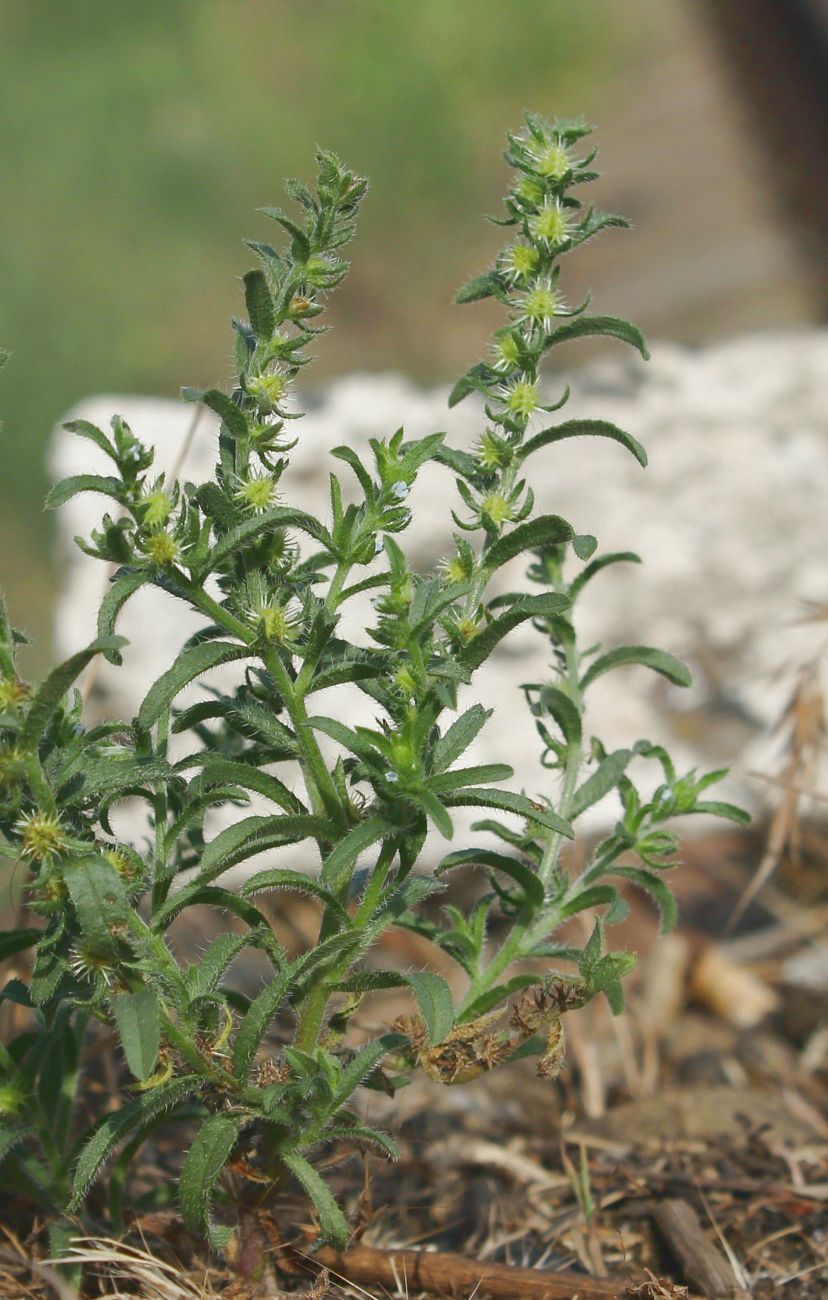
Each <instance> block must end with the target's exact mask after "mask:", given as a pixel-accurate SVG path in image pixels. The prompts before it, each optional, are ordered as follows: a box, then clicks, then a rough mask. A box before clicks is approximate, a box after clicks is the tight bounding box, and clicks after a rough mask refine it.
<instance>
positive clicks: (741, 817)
mask: <svg viewBox="0 0 828 1300" xmlns="http://www.w3.org/2000/svg"><path fill="white" fill-rule="evenodd" d="M686 812H687V813H688V814H690V813H708V814H709V815H710V816H711V817H724V818H725V819H726V820H727V821H729V822H736V824H737V825H738V826H749V825H750V823H751V820H752V818H751V815H750V813H749V812H746V811H745V809H744V808H740V807H739V806H738V805H737V804H735V803H721V802H720V801H719V800H718V799H702V800H700V801H699V802H697V803H696V804H695V805H694V806H693V807H692V808H688V809H686Z"/></svg>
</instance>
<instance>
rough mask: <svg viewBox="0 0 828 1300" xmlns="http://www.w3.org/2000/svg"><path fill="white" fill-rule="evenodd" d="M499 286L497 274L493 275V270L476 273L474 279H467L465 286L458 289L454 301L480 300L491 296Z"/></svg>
mask: <svg viewBox="0 0 828 1300" xmlns="http://www.w3.org/2000/svg"><path fill="white" fill-rule="evenodd" d="M499 288H500V285H499V283H498V280H497V276H494V275H492V273H491V271H486V272H484V273H483V275H476V276H474V278H473V279H471V280H467V281H466V283H465V284H464V285H463V287H462V288H461V289H458V290H457V293H456V294H455V295H454V301H455V302H456V303H466V302H479V301H480V299H481V298H491V296H492V294H493V293H494V292H495V290H496V289H499Z"/></svg>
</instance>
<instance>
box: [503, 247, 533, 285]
mask: <svg viewBox="0 0 828 1300" xmlns="http://www.w3.org/2000/svg"><path fill="white" fill-rule="evenodd" d="M498 264H499V266H500V269H501V270H502V271H503V273H504V275H506V276H508V278H509V279H510V280H525V279H527V277H528V276H530V275H534V273H535V271H536V270H537V269H538V266H539V264H540V257H539V255H538V251H537V249H536V248H533V247H532V245H531V244H510V246H509V247H508V248H504V250H503V252H502V253H501V254H500V257H499V258H498Z"/></svg>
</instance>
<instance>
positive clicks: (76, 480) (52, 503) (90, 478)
mask: <svg viewBox="0 0 828 1300" xmlns="http://www.w3.org/2000/svg"><path fill="white" fill-rule="evenodd" d="M81 492H100V493H101V494H102V495H103V496H105V497H112V498H113V500H115V501H118V502H120V501H123V498H124V485H123V483H122V482H121V480H120V479H119V478H112V477H111V476H110V475H108V474H73V475H72V477H71V478H65V479H62V481H61V482H60V483H56V484H55V486H54V487H53V488H52V490H51V491H50V492H49V493H48V495H47V497H46V506H47V509H49V510H55V509H56V508H57V507H58V506H62V505H65V504H66V502H67V501H71V499H72V497H76V496H78V495H79V493H81Z"/></svg>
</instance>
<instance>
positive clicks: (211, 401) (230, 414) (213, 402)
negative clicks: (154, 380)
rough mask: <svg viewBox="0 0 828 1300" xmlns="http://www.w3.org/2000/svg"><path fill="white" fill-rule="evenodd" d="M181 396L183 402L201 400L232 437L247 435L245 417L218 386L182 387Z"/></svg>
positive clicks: (239, 408)
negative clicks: (204, 387) (213, 412)
mask: <svg viewBox="0 0 828 1300" xmlns="http://www.w3.org/2000/svg"><path fill="white" fill-rule="evenodd" d="M181 396H182V397H183V398H184V401H185V402H203V403H204V405H205V406H209V408H210V410H211V411H215V413H216V415H217V416H219V418H220V419H221V422H222V424H223V425H224V427H225V428H226V429H227V432H228V433H229V434H231V435H232V436H233V437H234V438H245V437H246V436H247V432H248V430H247V417H246V416H245V414H244V411H243V410H242V409H241V407H240V406H238V405H237V403H236V402H234V401H233V399H232V397H228V396H227V394H226V393H223V392H222V391H221V389H219V388H207V389H201V388H182V390H181Z"/></svg>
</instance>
